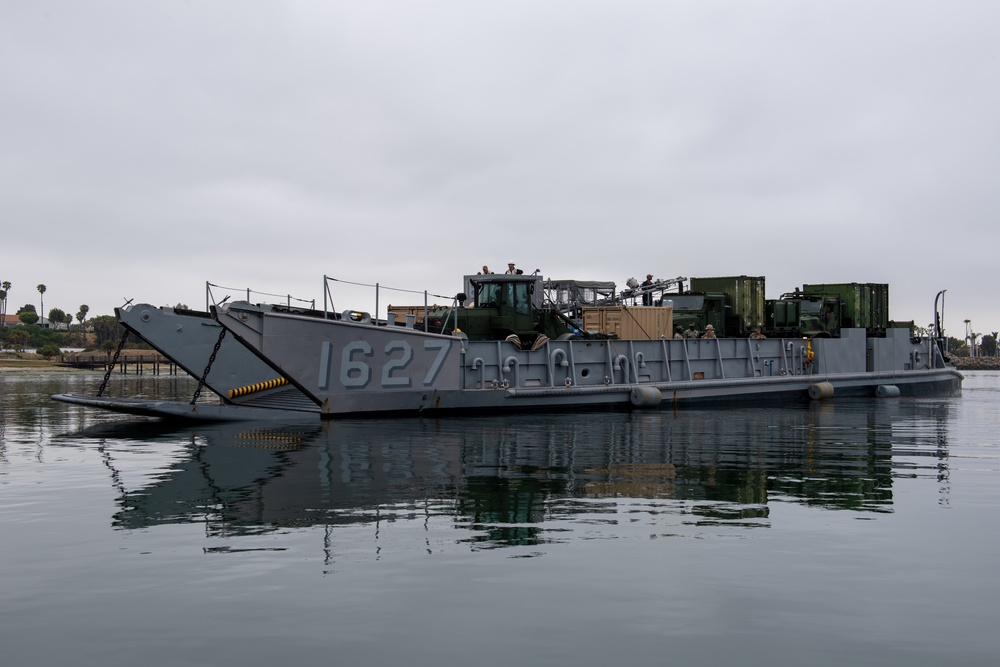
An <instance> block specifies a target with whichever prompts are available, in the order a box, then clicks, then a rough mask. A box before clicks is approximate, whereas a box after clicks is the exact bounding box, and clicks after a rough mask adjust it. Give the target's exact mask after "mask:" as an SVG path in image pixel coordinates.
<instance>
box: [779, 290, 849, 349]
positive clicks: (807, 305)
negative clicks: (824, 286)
mask: <svg viewBox="0 0 1000 667" xmlns="http://www.w3.org/2000/svg"><path fill="white" fill-rule="evenodd" d="M764 310H765V316H764V327H763V328H764V333H765V334H766V335H768V336H770V337H776V338H788V337H796V338H797V337H800V336H801V337H806V338H835V337H838V336H840V324H841V318H840V311H841V308H840V297H838V296H830V295H826V294H805V293H803V292H802V291H800V290H796V291H795V292H789V293H787V294H782V295H781V298H780V299H768V300H767V301H766V302H765V304H764Z"/></svg>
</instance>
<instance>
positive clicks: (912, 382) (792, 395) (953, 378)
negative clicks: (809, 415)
mask: <svg viewBox="0 0 1000 667" xmlns="http://www.w3.org/2000/svg"><path fill="white" fill-rule="evenodd" d="M213 314H214V316H215V317H216V319H217V320H218V321H219V323H220V324H222V325H223V326H224V327H226V329H228V330H229V331H231V332H232V334H233V335H234V337H235V338H236V339H237V340H239V341H240V342H241V343H243V344H244V345H245V346H246V347H247V348H248V349H250V350H252V351H253V352H254V353H255V354H256V355H257V356H258V357H259V358H260V359H262V360H264V361H266V362H267V363H268V364H269V365H270V367H271V368H272V369H274V370H275V371H277V372H280V373H281V374H282V376H283V377H285V378H286V379H287V380H288V381H289V382H290V383H292V384H294V385H295V386H296V387H297V388H298V389H299V390H300V391H302V393H303V394H305V395H307V396H309V397H310V398H311V399H312V400H313V401H314V402H315V403H317V404H319V405H320V406H321V412H322V414H323V416H325V417H336V416H340V415H364V414H369V415H375V414H383V413H423V412H429V411H430V412H447V411H460V412H467V411H512V410H532V409H536V410H565V409H592V408H593V409H609V408H625V409H635V408H643V409H652V408H664V407H670V406H678V405H683V404H686V403H710V402H722V401H727V402H744V401H771V402H774V401H796V400H808V399H809V398H813V399H823V398H829V397H832V396H834V395H836V396H838V397H840V396H876V395H879V396H899V395H914V394H946V395H948V394H956V393H960V392H961V381H962V376H961V375H960V374H959V373H958V372H957V371H956V370H955V369H953V368H950V367H948V366H947V365H946V364H945V363H944V359H943V358H942V357H941V354H940V352H939V351H938V349H937V347H936V346H935V344H934V343H933V341H931V340H930V339H926V338H925V339H911V338H910V337H909V335H908V332H906V331H905V330H902V329H895V330H891V331H889V333H888V334H887V337H885V338H867V337H866V334H865V331H864V330H863V329H845V330H844V331H843V333H842V336H841V337H840V338H826V339H813V340H805V339H799V338H796V339H763V340H750V339H686V340H581V339H571V340H559V341H547V342H545V343H544V344H543V345H542V346H541V347H540V348H539V349H535V350H523V349H519V348H518V347H517V346H516V345H515V344H514V343H511V342H507V341H469V340H467V339H466V338H465V337H464V336H462V335H461V334H456V335H444V334H434V333H427V332H423V331H419V330H417V329H414V328H412V327H406V326H395V325H390V326H386V325H385V323H375V322H373V321H369V320H367V319H365V320H364V321H361V322H352V321H349V320H347V319H323V318H318V317H313V316H305V315H297V314H290V313H285V312H275V311H272V310H270V309H269V308H267V307H258V306H253V305H251V304H247V303H242V302H237V303H233V304H227V305H223V306H220V307H216V308H214V309H213Z"/></svg>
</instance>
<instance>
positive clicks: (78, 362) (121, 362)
mask: <svg viewBox="0 0 1000 667" xmlns="http://www.w3.org/2000/svg"><path fill="white" fill-rule="evenodd" d="M59 365H60V366H70V367H72V368H85V369H88V370H102V371H107V370H108V366H110V365H111V357H109V356H108V355H106V354H76V355H73V356H64V357H63V359H62V361H61V362H60V363H59ZM114 365H115V367H116V368H117V369H118V372H119V373H121V374H122V375H127V374H129V373H132V374H135V375H146V374H149V375H161V374H162V375H177V373H178V368H177V364H176V363H174V362H173V361H171V360H170V359H168V358H167V357H164V356H163V355H161V354H129V355H122V356H120V357H118V360H117V361H116V362H115V364H114Z"/></svg>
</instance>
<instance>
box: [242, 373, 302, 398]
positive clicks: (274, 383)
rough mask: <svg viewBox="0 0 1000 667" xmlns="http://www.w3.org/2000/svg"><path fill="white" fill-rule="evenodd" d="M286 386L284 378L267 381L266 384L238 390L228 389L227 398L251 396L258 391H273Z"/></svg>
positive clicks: (261, 383)
mask: <svg viewBox="0 0 1000 667" xmlns="http://www.w3.org/2000/svg"><path fill="white" fill-rule="evenodd" d="M286 384H288V380H286V379H285V378H277V379H274V380H267V381H266V382H258V383H257V384H251V385H247V386H246V387H240V388H238V389H230V390H229V398H236V397H237V396H246V395H247V394H253V393H255V392H258V391H264V390H265V389H274V388H275V387H280V386H282V385H286Z"/></svg>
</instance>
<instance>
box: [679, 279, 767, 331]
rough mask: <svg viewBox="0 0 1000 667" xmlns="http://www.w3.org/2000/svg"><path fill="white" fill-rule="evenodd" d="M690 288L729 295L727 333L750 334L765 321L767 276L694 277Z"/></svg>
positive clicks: (727, 297) (727, 300) (727, 302)
mask: <svg viewBox="0 0 1000 667" xmlns="http://www.w3.org/2000/svg"><path fill="white" fill-rule="evenodd" d="M691 291H692V292H704V293H706V294H709V293H722V294H725V295H726V307H727V312H726V335H727V336H748V335H750V332H751V331H752V330H753V327H755V326H757V325H759V324H763V323H764V276H728V277H719V278H692V279H691Z"/></svg>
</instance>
